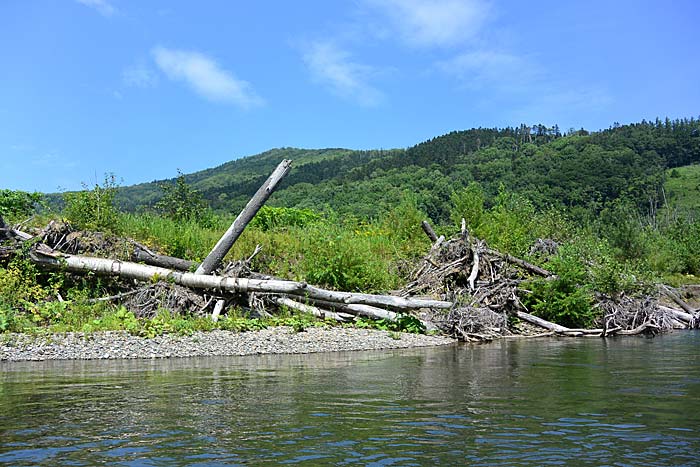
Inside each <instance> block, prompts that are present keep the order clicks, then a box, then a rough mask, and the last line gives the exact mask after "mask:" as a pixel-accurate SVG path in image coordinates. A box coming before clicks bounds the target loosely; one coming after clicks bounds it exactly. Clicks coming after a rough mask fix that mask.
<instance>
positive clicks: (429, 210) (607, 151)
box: [117, 118, 700, 223]
mask: <svg viewBox="0 0 700 467" xmlns="http://www.w3.org/2000/svg"><path fill="white" fill-rule="evenodd" d="M283 158H288V159H293V160H294V168H293V170H292V173H291V174H290V175H289V176H288V177H287V179H286V180H285V181H284V184H283V186H282V187H281V188H280V189H279V191H278V192H277V193H276V195H275V196H274V197H273V199H272V200H271V201H270V204H271V205H273V206H278V207H295V208H313V209H319V208H324V209H325V210H333V211H335V212H337V213H340V214H351V215H354V216H357V217H360V218H376V217H378V216H381V215H383V214H384V213H386V212H387V211H389V210H390V209H391V208H392V207H393V206H396V205H397V204H398V203H399V202H400V200H401V199H402V198H403V197H405V195H406V194H407V193H410V194H411V195H412V196H415V198H416V201H417V204H418V206H419V208H420V209H421V210H422V211H423V212H425V213H426V214H427V215H428V216H429V217H430V218H431V219H432V220H433V221H434V222H436V223H445V222H447V221H449V210H450V200H451V196H452V193H454V192H456V191H459V190H460V189H462V188H465V187H466V186H468V185H469V184H470V183H471V182H477V183H479V185H480V186H481V188H482V190H483V192H484V195H485V197H486V203H487V205H489V204H490V203H492V201H493V199H494V198H495V196H496V195H497V194H498V192H499V190H502V189H505V190H508V191H511V192H515V193H519V194H521V195H523V196H525V197H526V198H527V199H529V200H530V201H531V202H532V203H533V204H534V206H535V207H536V208H537V209H543V208H547V207H555V208H567V209H569V210H573V211H574V212H576V211H577V210H579V211H581V212H583V211H585V212H593V213H597V212H600V210H601V209H603V208H604V207H605V206H606V205H607V204H609V203H610V202H611V201H613V200H616V199H620V198H624V199H625V200H627V201H630V202H632V203H634V204H635V205H636V206H637V207H638V208H640V209H642V210H645V211H650V210H651V211H653V210H655V209H657V208H658V207H659V206H661V205H662V204H663V199H664V195H665V193H663V191H662V187H663V183H664V181H665V170H666V169H672V168H676V167H681V166H686V165H690V164H695V163H698V162H700V121H699V120H697V119H695V118H690V119H679V120H669V119H666V120H659V119H657V120H656V121H653V122H648V121H642V122H641V123H635V124H631V125H618V124H615V125H613V126H612V127H610V128H609V129H607V130H603V131H599V132H592V133H589V132H588V131H586V130H583V129H581V130H574V129H570V130H568V131H567V132H565V133H562V132H561V131H560V129H559V128H558V127H557V126H554V127H546V126H544V125H534V126H526V125H521V126H520V127H517V128H503V129H495V128H477V129H471V130H465V131H454V132H451V133H448V134H446V135H443V136H439V137H436V138H433V139H431V140H428V141H425V142H423V143H420V144H417V145H415V146H413V147H410V148H408V149H394V150H374V151H353V150H347V149H323V150H304V149H293V148H282V149H273V150H270V151H267V152H265V153H262V154H259V155H256V156H251V157H246V158H242V159H238V160H234V161H231V162H227V163H225V164H223V165H221V166H219V167H216V168H212V169H207V170H203V171H200V172H196V173H193V174H187V175H185V181H186V182H187V183H188V184H190V185H192V186H193V187H194V188H195V189H196V190H198V191H199V192H201V193H202V195H203V197H204V199H205V200H206V201H207V202H208V203H209V205H210V206H211V207H212V208H213V209H214V210H215V211H219V212H235V211H237V210H239V209H240V208H241V207H242V206H243V205H244V204H245V202H246V201H247V199H248V198H249V197H250V195H251V194H252V193H254V192H255V190H256V189H257V187H258V186H259V185H260V184H261V183H262V181H263V180H264V179H265V177H267V175H268V174H269V172H270V171H271V170H272V169H273V168H274V166H275V164H276V163H277V162H278V161H279V160H281V159H283ZM173 181H174V179H171V180H160V181H154V182H152V183H146V184H140V185H134V186H130V187H123V188H121V189H120V190H119V192H118V195H117V200H118V202H119V204H120V205H121V207H122V208H123V209H126V210H130V211H136V210H144V209H146V210H147V209H149V208H151V207H153V206H154V205H155V204H156V203H157V201H158V200H159V199H160V198H161V197H162V193H163V192H162V190H161V189H160V187H161V186H162V185H163V184H168V183H173ZM666 195H667V194H666Z"/></svg>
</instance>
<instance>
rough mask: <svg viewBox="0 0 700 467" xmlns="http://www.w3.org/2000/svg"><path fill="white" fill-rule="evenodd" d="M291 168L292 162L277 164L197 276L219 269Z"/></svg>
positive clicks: (199, 268) (205, 261)
mask: <svg viewBox="0 0 700 467" xmlns="http://www.w3.org/2000/svg"><path fill="white" fill-rule="evenodd" d="M291 167H292V161H290V160H288V159H285V160H283V161H282V162H280V163H279V165H278V166H277V168H276V169H275V170H274V171H273V172H272V174H271V175H270V176H269V177H268V179H267V180H266V181H265V183H263V184H262V186H261V187H260V188H259V189H258V191H257V192H256V193H255V195H253V197H252V198H251V199H250V201H248V204H247V205H246V207H245V208H243V210H242V211H241V213H240V214H238V217H236V220H234V221H233V223H232V224H231V227H229V228H228V230H227V231H226V233H225V234H224V235H223V236H222V237H221V238H220V239H219V241H218V242H217V243H216V245H215V246H214V248H213V249H212V250H211V252H210V253H209V255H208V256H207V257H206V258H204V261H202V264H200V265H199V267H198V268H197V271H196V273H197V274H211V273H212V272H214V270H215V269H216V268H218V267H219V265H220V264H221V261H222V260H223V259H224V256H226V253H228V252H229V250H230V249H231V247H232V246H233V244H234V243H235V242H236V240H238V237H240V235H241V234H242V233H243V230H244V229H245V228H246V226H247V225H248V223H249V222H250V221H251V220H253V217H255V214H256V213H257V212H258V211H259V210H260V208H261V207H262V205H263V204H265V201H267V199H268V198H269V197H270V195H271V194H272V192H273V191H275V188H276V187H277V184H278V183H279V182H280V180H282V178H284V176H285V175H287V173H288V172H289V169H291Z"/></svg>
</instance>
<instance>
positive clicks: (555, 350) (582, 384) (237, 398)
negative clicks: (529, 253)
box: [0, 332, 700, 466]
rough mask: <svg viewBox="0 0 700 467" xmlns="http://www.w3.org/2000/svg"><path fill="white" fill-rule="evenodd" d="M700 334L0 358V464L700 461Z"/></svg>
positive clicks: (617, 463)
mask: <svg viewBox="0 0 700 467" xmlns="http://www.w3.org/2000/svg"><path fill="white" fill-rule="evenodd" d="M699 351H700V333H698V332H679V333H675V334H671V335H667V336H662V337H657V338H655V339H648V338H615V339H607V340H605V339H589V338H580V339H541V340H520V341H499V342H496V343H493V344H489V345H481V346H468V345H456V346H448V347H438V348H430V349H414V350H390V351H382V352H348V353H336V354H311V355H288V356H279V355H278V356H254V357H216V358H198V359H172V360H140V361H137V360H117V361H83V362H81V361H67V362H41V363H0V464H2V465H13V466H24V465H47V466H49V465H51V466H57V465H71V466H81V465H90V466H92V465H117V466H137V465H146V466H160V465H168V466H170V465H174V466H179V465H197V466H223V465H276V464H301V465H374V466H383V465H402V466H408V465H615V466H640V465H659V466H666V465H688V466H691V465H700V459H699V454H698V453H700V439H699V438H700V359H699V358H698V353H699Z"/></svg>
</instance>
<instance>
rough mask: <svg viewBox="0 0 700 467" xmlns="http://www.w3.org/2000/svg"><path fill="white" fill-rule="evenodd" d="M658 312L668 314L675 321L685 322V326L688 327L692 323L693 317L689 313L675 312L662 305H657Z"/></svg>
mask: <svg viewBox="0 0 700 467" xmlns="http://www.w3.org/2000/svg"><path fill="white" fill-rule="evenodd" d="M659 310H661V311H664V312H666V313H668V314H670V315H671V316H673V317H674V318H675V319H677V320H680V321H682V322H685V323H686V324H687V325H690V324H691V323H692V322H693V315H691V314H690V313H684V312H682V311H680V310H676V309H675V308H671V307H668V306H664V305H659Z"/></svg>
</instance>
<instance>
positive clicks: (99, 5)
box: [75, 0, 117, 17]
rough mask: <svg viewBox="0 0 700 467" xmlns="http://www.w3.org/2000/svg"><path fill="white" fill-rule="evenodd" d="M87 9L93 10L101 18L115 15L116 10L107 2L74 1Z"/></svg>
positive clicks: (102, 0) (99, 0)
mask: <svg viewBox="0 0 700 467" xmlns="http://www.w3.org/2000/svg"><path fill="white" fill-rule="evenodd" d="M75 1H76V2H78V3H81V4H83V5H85V6H87V7H90V8H94V9H95V10H97V12H98V13H99V14H101V15H102V16H107V17H109V16H113V15H114V14H116V13H117V9H116V8H115V7H114V6H112V5H111V4H110V3H109V2H108V1H107V0H75Z"/></svg>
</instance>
